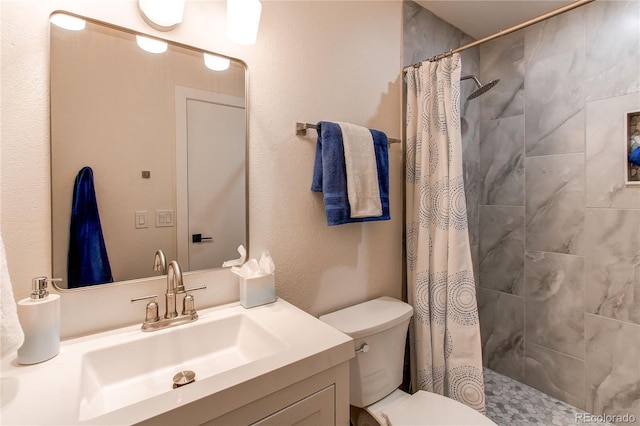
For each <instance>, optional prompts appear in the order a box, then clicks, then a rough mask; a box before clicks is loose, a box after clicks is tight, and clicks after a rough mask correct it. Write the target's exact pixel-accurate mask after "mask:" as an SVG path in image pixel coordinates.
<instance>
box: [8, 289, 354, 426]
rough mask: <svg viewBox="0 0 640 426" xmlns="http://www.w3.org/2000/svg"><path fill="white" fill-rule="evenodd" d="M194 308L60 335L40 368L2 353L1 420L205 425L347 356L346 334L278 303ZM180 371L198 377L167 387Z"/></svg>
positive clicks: (348, 340) (93, 425) (350, 350)
mask: <svg viewBox="0 0 640 426" xmlns="http://www.w3.org/2000/svg"><path fill="white" fill-rule="evenodd" d="M198 314H199V316H200V318H199V319H198V320H197V321H195V322H192V323H188V324H183V325H179V326H176V327H171V328H166V329H162V330H158V331H153V332H148V333H145V332H142V331H141V330H140V324H137V325H131V326H127V327H123V328H119V329H114V330H109V331H105V332H102V333H96V334H92V335H87V336H83V337H78V338H75V339H71V340H66V341H64V342H61V344H60V353H59V354H58V356H56V357H54V358H52V359H51V360H49V361H46V362H42V363H40V364H34V365H27V366H24V365H19V364H18V363H17V361H16V359H15V355H14V356H5V357H4V358H3V359H2V362H1V366H0V371H2V399H1V400H0V403H1V406H0V408H1V410H0V424H11V425H36V424H38V425H44V424H52V425H53V424H55V425H61V424H64V425H68V426H71V425H82V426H87V425H91V426H98V425H102V426H113V425H116V424H136V423H141V422H142V423H146V424H154V425H155V424H202V423H206V422H207V421H209V420H210V419H214V418H217V417H220V416H223V415H225V414H227V413H229V412H231V411H233V410H236V409H238V408H240V407H242V406H245V405H247V404H249V403H251V402H252V401H256V400H258V399H260V398H264V397H265V396H266V395H269V394H271V393H273V392H275V391H277V390H281V389H285V388H288V386H291V385H293V384H295V383H299V382H301V381H303V380H306V379H307V378H309V377H311V376H314V375H318V374H320V373H322V372H325V371H327V370H328V369H331V368H333V367H335V366H336V365H338V364H342V365H344V363H346V362H347V361H348V360H349V359H350V358H352V357H353V356H354V348H353V340H352V339H351V338H350V337H349V336H347V335H345V334H343V333H340V332H339V331H337V330H336V329H334V328H333V327H330V326H329V325H327V324H325V323H323V322H322V321H319V320H318V319H317V318H315V317H313V316H311V315H309V314H307V313H305V312H303V311H302V310H300V309H298V308H296V307H295V306H293V305H291V304H289V303H287V302H285V301H284V300H282V299H278V300H277V301H276V302H274V303H270V304H267V305H263V306H258V307H255V308H251V309H245V308H243V307H242V306H241V305H240V303H238V302H234V303H230V304H228V305H222V306H216V307H211V308H207V309H202V310H200V311H199V312H198ZM183 370H191V371H194V372H195V374H196V378H195V383H191V384H188V385H185V386H182V387H180V388H177V389H173V376H174V375H175V374H176V373H178V372H180V371H183ZM34 401H38V408H37V409H34V408H33V404H34Z"/></svg>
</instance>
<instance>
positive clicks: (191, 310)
mask: <svg viewBox="0 0 640 426" xmlns="http://www.w3.org/2000/svg"><path fill="white" fill-rule="evenodd" d="M205 288H207V286H206V285H202V286H200V287H193V288H185V289H184V293H186V294H185V296H184V299H182V315H190V316H191V317H192V318H194V319H196V318H198V313H197V312H196V305H195V300H194V299H193V296H192V295H190V294H189V292H190V291H196V290H204V289H205Z"/></svg>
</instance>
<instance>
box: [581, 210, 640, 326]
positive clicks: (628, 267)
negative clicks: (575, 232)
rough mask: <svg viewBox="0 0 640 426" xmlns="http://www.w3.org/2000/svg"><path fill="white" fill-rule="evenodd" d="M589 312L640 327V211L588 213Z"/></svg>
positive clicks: (586, 231)
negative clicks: (639, 325)
mask: <svg viewBox="0 0 640 426" xmlns="http://www.w3.org/2000/svg"><path fill="white" fill-rule="evenodd" d="M585 243H586V246H587V248H586V258H587V284H586V285H587V287H586V289H587V291H586V308H587V312H590V313H593V314H597V315H601V316H605V317H609V318H615V319H619V320H622V321H627V322H633V323H635V324H640V210H611V209H587V216H586V227H585Z"/></svg>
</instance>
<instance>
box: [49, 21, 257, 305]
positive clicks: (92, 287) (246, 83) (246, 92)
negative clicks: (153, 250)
mask: <svg viewBox="0 0 640 426" xmlns="http://www.w3.org/2000/svg"><path fill="white" fill-rule="evenodd" d="M57 13H61V14H65V15H69V16H73V17H75V18H79V19H84V20H85V21H87V22H89V23H92V24H96V25H102V26H105V27H108V28H110V29H113V30H117V31H122V32H126V33H129V34H132V35H134V36H135V35H141V36H145V37H148V38H152V39H155V40H159V41H163V42H165V43H168V44H170V45H173V46H176V47H179V48H183V49H189V50H192V51H195V52H199V53H209V54H212V55H216V56H220V57H222V58H226V59H230V60H231V61H234V62H236V63H238V64H239V65H240V66H241V67H242V68H243V69H244V97H245V158H244V162H245V218H246V219H245V235H246V240H245V242H244V247H245V249H246V251H247V253H249V240H250V235H249V222H250V217H249V175H250V174H249V131H250V130H249V67H248V66H247V63H246V62H245V61H243V60H241V59H238V58H234V57H232V56H228V55H224V54H221V53H216V52H212V51H210V50H204V49H201V48H199V47H195V46H190V45H187V44H184V43H180V42H178V41H174V40H169V39H165V38H162V37H157V36H155V35H151V34H146V33H143V32H139V31H135V30H132V29H130V28H125V27H122V26H119V25H116V24H112V23H109V22H104V21H100V20H98V19H93V18H89V17H86V16H82V15H79V14H77V13H73V12H69V11H66V10H54V11H53V12H51V14H50V15H49V18H51V16H53V15H55V14H57ZM49 25H55V24H53V23H51V22H50V21H49ZM50 34H51V33H50V31H49V35H50ZM49 43H50V44H49V93H48V94H49V152H51V149H52V148H53V147H52V145H53V138H52V123H51V107H52V102H51V80H52V78H51V38H50V39H49ZM49 157H50V158H49V179H50V184H49V186H50V188H49V195H50V197H51V199H50V207H52V206H53V197H54V195H53V192H52V189H53V188H52V187H51V185H52V182H53V158H52V156H51V155H50V156H49ZM50 214H51V222H52V223H51V231H50V239H51V241H52V242H53V208H51V212H50ZM176 232H177V230H176ZM151 264H152V259H150V260H149V265H151ZM150 269H151V267H150ZM222 269H228V268H222V267H221V266H220V267H217V268H209V269H198V270H194V271H185V272H184V274H183V275H190V274H192V273H202V272H203V271H218V270H222ZM51 276H52V277H53V243H52V244H51ZM164 276H165V275H149V276H148V277H141V278H136V279H131V280H125V281H114V282H112V283H103V284H94V285H90V286H85V287H78V288H63V287H60V286H58V285H57V284H56V281H55V279H54V280H53V281H52V286H53V287H54V289H55V290H56V291H57V292H59V293H76V292H81V291H87V290H96V289H100V288H104V287H115V286H121V285H134V284H137V283H139V282H144V281H149V280H155V279H158V278H161V277H164Z"/></svg>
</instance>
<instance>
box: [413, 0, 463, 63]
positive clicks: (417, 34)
mask: <svg viewBox="0 0 640 426" xmlns="http://www.w3.org/2000/svg"><path fill="white" fill-rule="evenodd" d="M403 15H404V25H403V38H402V40H403V66H408V65H411V64H416V63H419V62H422V61H424V60H425V59H428V58H430V57H432V56H435V55H438V54H440V53H443V52H446V51H448V50H451V49H454V48H456V47H458V46H460V43H461V40H462V39H463V38H464V37H465V34H464V33H463V32H462V31H460V30H459V29H458V28H456V27H454V26H453V25H451V24H449V23H448V22H445V21H443V20H442V19H440V18H438V17H437V16H436V15H434V14H433V13H431V12H430V11H428V10H427V9H425V8H423V7H422V6H420V5H418V4H417V3H415V2H412V1H405V2H403Z"/></svg>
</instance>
